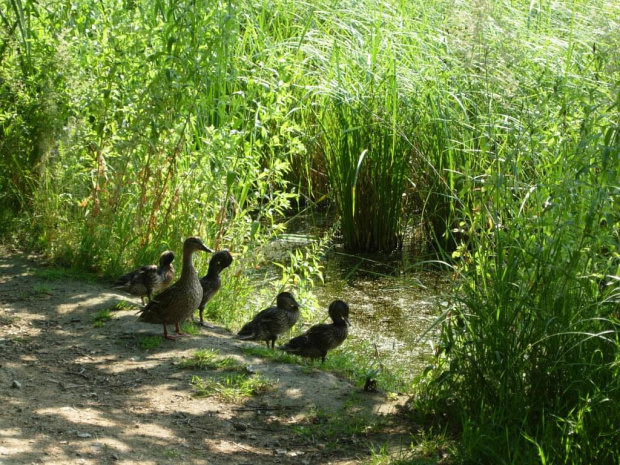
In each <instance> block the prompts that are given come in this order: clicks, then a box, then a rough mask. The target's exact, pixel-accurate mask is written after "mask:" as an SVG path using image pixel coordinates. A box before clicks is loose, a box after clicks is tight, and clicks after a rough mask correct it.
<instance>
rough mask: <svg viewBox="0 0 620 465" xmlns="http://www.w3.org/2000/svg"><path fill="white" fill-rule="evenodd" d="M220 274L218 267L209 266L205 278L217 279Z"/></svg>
mask: <svg viewBox="0 0 620 465" xmlns="http://www.w3.org/2000/svg"><path fill="white" fill-rule="evenodd" d="M219 274H220V270H219V267H218V266H217V265H211V264H209V269H208V270H207V274H206V275H205V278H217V277H218V276H219Z"/></svg>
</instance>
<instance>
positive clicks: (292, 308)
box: [237, 292, 299, 349]
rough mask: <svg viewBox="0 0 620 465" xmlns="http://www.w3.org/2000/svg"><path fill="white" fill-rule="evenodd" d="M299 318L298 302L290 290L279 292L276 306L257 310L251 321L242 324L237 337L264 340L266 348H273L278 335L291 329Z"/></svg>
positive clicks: (246, 339) (248, 339)
mask: <svg viewBox="0 0 620 465" xmlns="http://www.w3.org/2000/svg"><path fill="white" fill-rule="evenodd" d="M297 320H299V304H298V303H297V301H296V300H295V297H293V295H292V294H291V293H290V292H280V293H279V294H278V296H277V298H276V306H275V307H269V308H266V309H264V310H262V311H261V312H259V313H258V314H257V315H256V316H255V317H254V318H253V319H252V321H250V322H248V323H246V324H245V325H243V327H242V328H241V330H240V331H239V333H237V339H241V340H244V341H265V342H266V343H267V348H269V342H270V341H271V348H272V349H273V348H275V342H276V340H277V339H278V336H279V335H280V334H282V333H285V332H287V331H288V330H289V329H291V328H292V327H293V326H294V325H295V323H297Z"/></svg>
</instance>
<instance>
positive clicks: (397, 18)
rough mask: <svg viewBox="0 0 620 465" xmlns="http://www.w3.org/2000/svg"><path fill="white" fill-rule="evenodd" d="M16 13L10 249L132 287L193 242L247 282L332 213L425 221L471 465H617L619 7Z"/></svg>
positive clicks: (7, 128)
mask: <svg viewBox="0 0 620 465" xmlns="http://www.w3.org/2000/svg"><path fill="white" fill-rule="evenodd" d="M1 5H2V9H1V10H0V21H1V26H2V29H1V31H0V234H2V239H3V241H6V242H17V243H18V244H19V245H21V246H22V247H36V248H37V249H39V250H41V251H43V252H45V253H46V254H47V255H49V256H50V257H53V258H54V259H56V260H57V261H58V262H61V263H66V264H70V265H72V266H76V267H87V268H90V269H94V270H97V271H99V272H101V273H103V274H107V275H117V274H118V273H119V272H120V271H121V270H126V269H127V268H128V267H130V266H133V265H137V264H143V263H146V262H153V261H154V260H155V259H156V257H157V256H158V254H159V253H160V252H161V251H162V250H164V249H166V248H172V249H175V248H178V244H180V243H181V241H182V240H183V238H184V237H186V236H187V235H190V234H198V235H201V236H202V237H204V238H205V240H206V241H207V242H208V243H209V244H210V245H211V246H212V247H215V248H219V247H224V246H225V247H228V248H230V249H231V250H233V251H234V252H240V253H239V254H238V255H236V256H238V257H239V262H237V264H238V265H239V266H240V268H245V269H251V268H252V267H253V266H254V265H255V264H256V263H258V262H259V261H260V250H261V247H262V245H264V244H265V243H266V242H267V241H268V240H269V239H270V238H272V237H273V236H274V235H276V234H278V233H279V232H281V231H282V230H283V229H284V225H283V222H282V219H283V217H284V216H285V215H287V214H288V213H290V212H291V211H293V210H294V208H295V207H303V206H307V205H317V204H318V205H319V207H320V206H322V205H323V204H324V203H326V202H329V203H330V204H333V205H335V207H336V210H337V212H338V219H339V224H340V231H341V232H342V235H343V240H344V243H345V247H346V248H347V250H348V251H352V252H357V251H382V252H388V251H392V250H394V249H395V248H398V247H399V246H400V245H401V244H402V242H403V241H407V240H409V239H411V235H413V234H416V237H419V235H420V232H419V231H420V229H421V230H422V234H421V236H422V238H423V240H426V241H428V243H430V244H432V246H433V248H434V250H435V252H436V254H437V256H438V257H439V258H441V259H442V260H445V261H449V262H450V264H451V266H452V272H453V274H454V277H455V287H454V289H453V302H452V305H451V307H450V309H449V310H448V311H446V312H445V313H444V314H443V315H442V316H441V318H440V319H439V320H438V322H437V323H436V327H439V328H441V335H440V341H439V346H438V357H437V359H436V360H435V361H434V364H433V366H432V367H430V368H429V370H427V372H426V373H424V374H423V375H422V376H420V379H419V382H418V391H419V396H418V397H417V402H418V403H417V406H418V408H419V410H420V411H425V412H429V413H432V412H435V413H439V415H438V417H441V418H444V419H445V418H448V419H449V422H448V423H449V424H450V425H454V424H458V428H456V430H457V431H458V435H459V438H460V444H461V445H462V448H461V449H460V451H459V453H460V455H459V457H463V460H464V461H468V460H469V461H472V462H475V463H481V462H482V463H485V462H486V463H532V462H533V461H540V462H542V463H617V457H618V456H620V450H619V449H618V447H619V446H618V444H620V440H619V439H620V438H619V437H618V436H619V433H618V429H617V428H618V426H617V425H618V424H619V421H618V420H619V419H620V414H618V409H617V408H613V406H615V405H617V404H618V400H619V399H618V397H619V392H620V389H619V386H618V382H619V381H618V380H619V379H620V376H619V373H618V367H619V364H618V358H619V349H618V317H619V313H618V312H619V311H618V297H619V292H618V290H617V289H618V287H617V283H618V280H619V279H618V265H619V263H620V256H619V254H618V245H619V237H618V236H619V234H618V231H619V230H620V218H619V213H618V211H619V209H618V195H619V193H620V183H619V177H618V164H619V162H620V127H619V124H620V52H619V50H620V6H619V4H618V3H617V2H613V1H610V0H574V1H571V2H551V1H528V2H524V1H506V0H502V1H499V0H498V1H485V0H465V1H462V2H453V1H447V0H446V1H442V0H436V1H432V2H422V1H420V2H414V1H409V0H402V1H399V0H383V1H376V0H360V1H341V2H328V1H326V0H318V1H313V2H303V1H293V0H272V1H268V0H262V1H251V0H241V1H236V2H232V1H228V2H226V1H214V0H195V1H179V0H155V1H151V0H149V1H146V0H103V1H100V2H90V1H86V0H74V1H64V0H63V1H51V0H49V1H46V0H38V1H23V0H2V3H1ZM412 231H414V232H412ZM315 259H316V257H315V258H314V259H309V262H310V263H312V264H313V266H314V265H315V264H316V260H315ZM304 273H305V272H302V271H299V270H292V271H290V273H289V274H290V276H288V277H287V278H283V279H284V280H285V279H289V278H290V277H291V276H296V277H299V276H304V277H306V278H307V275H306V274H304ZM244 279H246V278H245V277H243V276H240V275H235V279H231V280H230V283H229V288H228V289H224V290H223V292H222V296H221V298H222V299H223V308H226V309H230V310H231V313H226V317H225V318H227V319H228V320H227V322H232V319H234V317H235V316H236V315H237V314H236V313H234V311H233V310H234V307H235V306H234V305H233V303H232V301H233V297H234V296H237V297H239V296H242V297H247V294H248V293H249V291H248V286H247V283H246V282H245V281H244ZM226 296H228V297H226ZM231 315H232V316H231ZM229 320H230V321H229Z"/></svg>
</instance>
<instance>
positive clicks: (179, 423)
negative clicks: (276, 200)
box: [0, 248, 409, 465]
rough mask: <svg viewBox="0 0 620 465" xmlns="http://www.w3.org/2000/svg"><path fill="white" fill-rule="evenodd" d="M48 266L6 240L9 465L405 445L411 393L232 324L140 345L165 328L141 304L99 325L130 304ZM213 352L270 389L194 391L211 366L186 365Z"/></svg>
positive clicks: (217, 458)
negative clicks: (96, 322) (235, 333)
mask: <svg viewBox="0 0 620 465" xmlns="http://www.w3.org/2000/svg"><path fill="white" fill-rule="evenodd" d="M41 269H44V265H43V264H42V263H41V262H40V260H39V259H38V258H37V257H35V256H26V255H24V254H21V253H16V252H11V253H10V252H9V251H7V250H4V249H2V248H0V399H1V400H2V403H3V408H1V409H0V464H22V463H46V464H72V463H79V464H105V463H119V464H138V463H140V464H156V463H157V464H159V463H178V462H185V463H192V464H193V463H196V464H202V463H208V464H224V463H226V464H275V463H278V464H293V463H294V464H299V465H307V464H315V463H317V464H318V463H320V464H322V463H334V464H345V463H363V462H364V461H366V460H368V459H369V457H370V452H369V451H370V448H371V447H372V446H373V445H376V446H381V445H385V444H390V445H391V446H392V447H394V448H398V447H400V446H399V445H400V444H406V443H407V438H408V437H409V435H408V432H407V428H406V427H405V425H404V424H403V422H402V421H401V417H400V416H399V415H398V413H397V411H398V408H399V406H400V405H402V404H403V402H404V401H405V399H403V398H397V399H388V398H386V396H385V395H384V394H382V393H366V392H363V391H362V390H361V389H359V388H357V387H355V386H353V385H351V384H350V383H349V382H348V381H346V380H344V379H342V378H340V377H338V376H336V375H334V374H332V373H327V372H324V371H321V370H319V369H313V370H311V371H310V372H308V369H305V370H304V369H303V367H301V366H298V365H288V364H280V363H275V362H273V361H269V360H265V359H261V358H256V357H252V356H247V355H244V354H243V353H242V351H241V347H243V346H244V345H248V344H251V343H241V342H240V341H237V340H234V339H233V338H232V337H231V334H230V333H229V332H228V331H226V330H224V329H222V328H215V329H213V330H207V329H202V328H201V330H200V334H198V335H194V336H189V337H184V338H182V339H181V340H179V341H176V342H174V341H163V342H162V344H161V345H160V346H159V347H157V348H155V349H151V350H143V349H141V348H140V345H139V341H140V338H141V337H143V336H145V335H159V334H160V333H161V328H160V327H159V326H154V325H147V324H142V323H138V322H137V321H136V315H135V309H133V310H122V311H115V312H114V313H113V319H112V320H110V321H107V322H106V323H105V324H104V325H103V326H102V327H95V326H93V317H94V315H95V314H96V313H97V312H99V311H100V310H102V309H109V308H113V307H114V306H115V305H116V304H117V303H119V302H120V301H123V300H132V299H128V297H127V296H126V295H124V294H120V293H116V292H115V291H113V290H111V289H109V285H108V284H107V283H89V282H87V281H81V280H70V279H66V278H65V279H61V280H48V279H44V277H40V275H41V274H40V273H38V274H37V273H36V271H37V270H41ZM138 300H139V299H133V301H136V302H137V301H138ZM209 348H211V349H217V350H218V351H219V352H220V354H221V355H222V356H230V357H234V358H235V359H237V360H238V361H239V362H240V363H242V364H247V365H249V366H251V369H252V371H253V372H257V373H260V375H261V376H263V377H265V378H267V379H270V380H273V384H274V389H272V390H271V391H269V392H267V393H265V394H262V395H259V396H254V397H250V398H246V399H244V400H242V401H236V402H233V403H230V402H224V401H223V400H221V399H220V398H218V397H197V396H196V395H195V394H196V390H195V387H194V386H192V384H191V378H192V375H199V376H203V377H204V376H205V375H208V370H205V369H202V370H200V369H190V370H188V369H183V368H182V367H180V366H179V363H180V361H181V360H183V359H184V358H185V359H186V358H190V357H191V356H192V355H193V354H194V353H195V352H196V351H197V350H198V349H209ZM317 412H320V413H321V414H320V415H317Z"/></svg>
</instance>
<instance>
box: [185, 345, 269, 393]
mask: <svg viewBox="0 0 620 465" xmlns="http://www.w3.org/2000/svg"><path fill="white" fill-rule="evenodd" d="M179 367H180V368H183V369H191V370H209V371H211V372H212V373H210V374H209V375H208V376H206V377H200V376H197V375H192V385H193V386H194V392H195V394H196V396H197V397H217V398H218V399H220V400H222V401H224V402H230V403H235V402H240V401H241V400H243V399H244V398H247V397H253V396H258V395H261V394H264V393H266V392H269V391H271V390H272V389H273V388H274V385H275V382H274V381H272V380H269V379H267V378H264V377H262V376H260V375H255V374H253V373H250V372H249V371H248V368H247V366H246V365H245V364H242V363H239V362H238V361H237V360H236V359H234V358H233V357H222V356H221V355H220V352H219V351H218V350H214V349H201V350H198V351H196V353H194V355H192V357H191V358H188V359H184V360H181V361H180V363H179Z"/></svg>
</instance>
